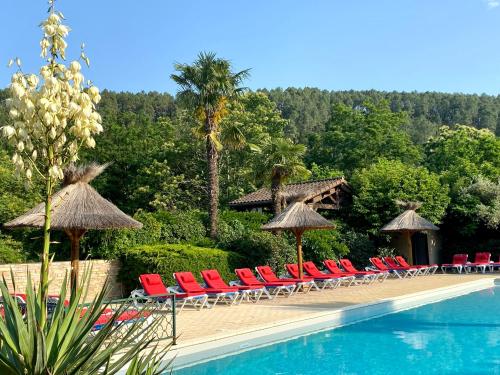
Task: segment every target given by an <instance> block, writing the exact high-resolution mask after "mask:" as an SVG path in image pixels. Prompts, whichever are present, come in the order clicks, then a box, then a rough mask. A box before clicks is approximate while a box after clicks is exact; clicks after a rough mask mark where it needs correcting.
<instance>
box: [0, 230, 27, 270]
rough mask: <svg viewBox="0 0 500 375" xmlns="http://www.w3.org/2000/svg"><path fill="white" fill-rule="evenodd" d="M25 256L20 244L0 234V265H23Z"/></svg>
mask: <svg viewBox="0 0 500 375" xmlns="http://www.w3.org/2000/svg"><path fill="white" fill-rule="evenodd" d="M24 261H26V254H25V253H24V252H23V245H22V243H21V242H19V241H16V240H14V239H13V238H12V237H10V236H6V235H3V234H1V233H0V264H6V263H23V262H24Z"/></svg>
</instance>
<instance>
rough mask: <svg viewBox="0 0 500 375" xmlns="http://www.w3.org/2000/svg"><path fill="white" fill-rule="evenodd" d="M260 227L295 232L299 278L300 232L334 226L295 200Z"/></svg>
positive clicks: (300, 272) (300, 258)
mask: <svg viewBox="0 0 500 375" xmlns="http://www.w3.org/2000/svg"><path fill="white" fill-rule="evenodd" d="M261 228H262V229H263V230H269V231H275V230H291V231H292V232H293V234H295V239H296V241H297V262H298V266H299V278H302V277H303V276H304V270H303V267H302V234H303V233H304V231H305V230H307V229H333V228H335V226H334V225H333V224H332V223H331V222H329V221H328V220H326V219H325V218H324V217H323V216H321V215H320V214H318V213H317V212H316V211H314V210H313V209H312V208H310V207H309V206H308V205H307V204H305V203H303V202H295V203H292V204H291V205H290V206H288V207H287V208H286V209H285V210H284V211H283V212H282V213H281V214H279V215H278V216H276V217H275V218H274V219H272V220H271V221H270V222H269V223H267V224H265V225H263V226H262V227H261Z"/></svg>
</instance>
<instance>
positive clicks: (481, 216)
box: [459, 176, 500, 230]
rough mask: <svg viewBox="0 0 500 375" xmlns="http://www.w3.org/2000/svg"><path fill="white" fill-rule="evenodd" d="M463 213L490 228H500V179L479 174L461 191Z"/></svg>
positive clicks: (460, 198)
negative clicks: (464, 208) (489, 178)
mask: <svg viewBox="0 0 500 375" xmlns="http://www.w3.org/2000/svg"><path fill="white" fill-rule="evenodd" d="M459 200H460V201H461V202H462V204H461V205H460V206H461V207H466V208H467V209H466V210H463V211H462V214H464V215H465V216H467V217H469V218H471V219H472V220H474V221H475V222H477V223H482V224H484V225H485V226H486V227H487V228H489V229H492V230H494V229H498V228H500V179H499V180H497V181H496V182H495V181H490V180H488V179H486V178H484V177H482V176H479V177H478V178H477V179H476V181H475V182H474V183H473V184H471V185H470V186H468V187H466V188H465V189H463V190H462V191H461V192H460V196H459Z"/></svg>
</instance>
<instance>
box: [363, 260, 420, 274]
mask: <svg viewBox="0 0 500 375" xmlns="http://www.w3.org/2000/svg"><path fill="white" fill-rule="evenodd" d="M370 263H371V264H373V266H374V267H375V269H377V270H379V271H386V272H390V273H391V274H392V275H395V276H396V277H399V278H400V279H406V278H407V277H409V278H413V277H415V275H416V274H417V271H418V270H405V269H403V268H401V267H398V268H389V267H387V266H386V265H385V264H384V262H382V259H380V258H376V257H374V258H370Z"/></svg>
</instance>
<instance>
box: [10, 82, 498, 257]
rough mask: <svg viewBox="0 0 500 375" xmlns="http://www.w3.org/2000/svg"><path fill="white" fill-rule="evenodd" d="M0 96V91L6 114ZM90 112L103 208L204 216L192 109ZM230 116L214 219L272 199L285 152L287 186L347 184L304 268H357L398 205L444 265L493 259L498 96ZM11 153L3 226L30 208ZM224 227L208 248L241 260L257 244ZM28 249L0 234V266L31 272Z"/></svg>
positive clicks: (202, 166) (360, 98)
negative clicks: (405, 205)
mask: <svg viewBox="0 0 500 375" xmlns="http://www.w3.org/2000/svg"><path fill="white" fill-rule="evenodd" d="M6 97H7V91H6V90H4V91H0V102H1V103H3V102H4V99H5V98H6ZM98 110H99V113H100V114H101V116H102V119H103V127H104V132H103V134H102V135H100V136H98V137H97V138H96V148H95V149H90V150H88V149H87V150H83V151H82V153H81V155H80V156H81V160H80V162H81V163H86V162H90V161H97V162H100V163H106V162H111V165H110V166H109V167H108V169H107V171H106V172H105V173H104V174H103V175H102V176H100V177H99V178H98V179H96V181H95V182H94V183H93V185H94V186H95V187H96V189H97V190H98V191H99V192H100V193H101V194H102V195H103V196H104V197H106V198H108V199H110V200H111V201H113V202H114V203H115V204H116V205H117V206H119V207H120V208H121V209H122V210H124V211H125V212H127V213H129V214H130V215H144V213H147V212H151V213H157V212H181V213H182V212H184V213H186V212H192V211H200V210H201V211H206V209H207V199H206V195H207V185H206V177H207V176H206V173H207V172H206V170H207V168H206V159H205V156H206V154H205V150H204V138H203V137H200V136H199V134H198V130H197V129H198V127H199V124H198V123H197V121H196V119H195V118H193V116H192V112H191V111H190V110H189V109H188V108H186V107H185V106H183V105H181V103H180V102H179V101H178V100H176V98H175V97H173V96H171V95H169V94H166V93H157V92H149V93H144V92H141V93H116V92H112V91H106V90H105V91H103V92H102V101H101V102H100V104H99V108H98ZM226 110H227V113H225V116H224V118H223V119H222V123H221V124H220V129H221V131H220V134H219V139H220V142H221V144H222V147H221V148H220V150H219V153H220V160H219V166H218V169H219V173H220V176H219V178H220V181H219V186H220V208H221V210H223V211H224V210H226V209H227V203H228V202H229V201H231V200H232V199H235V198H236V197H239V196H241V195H242V194H245V193H247V192H250V191H253V190H255V189H257V188H259V187H261V186H264V185H265V186H271V185H270V184H271V180H272V177H273V176H274V175H275V174H274V172H273V171H272V166H273V165H276V164H273V163H275V161H273V160H274V159H273V158H279V157H283V153H287V152H288V153H289V154H293V155H288V159H287V160H289V161H290V160H292V159H293V161H292V163H295V164H294V165H292V166H291V167H290V168H292V169H290V170H289V171H288V172H287V173H286V174H284V175H283V176H282V177H283V178H284V180H283V181H285V182H286V181H293V180H297V179H299V180H300V179H304V178H308V176H309V178H327V177H332V176H338V175H344V176H346V177H347V179H348V180H349V181H350V182H351V183H352V186H353V188H354V201H353V206H352V208H351V209H349V210H347V211H348V212H347V213H341V214H340V215H337V216H335V217H334V219H335V220H336V221H337V228H338V230H337V232H336V234H335V235H334V236H336V237H335V239H334V240H331V237H330V238H328V239H325V238H324V234H317V235H315V236H316V237H315V240H314V241H316V242H314V241H313V240H312V239H311V238H313V237H314V236H312V237H311V238H310V239H306V241H305V251H306V253H307V251H311V253H310V254H309V256H310V257H311V258H313V259H314V258H315V257H316V256H317V257H320V255H318V254H319V253H313V252H315V251H316V252H318V251H319V252H320V253H321V254H324V255H325V256H326V255H328V256H334V255H335V254H343V253H345V252H346V251H351V253H352V254H353V257H355V256H356V255H355V253H358V254H359V257H360V259H366V256H367V254H370V253H373V252H375V251H376V248H377V247H380V246H386V245H387V237H384V236H381V235H380V233H379V232H378V229H379V228H380V226H381V225H382V224H383V223H385V222H387V221H388V220H389V219H390V218H392V217H393V216H394V215H396V214H397V213H398V212H400V209H401V208H400V207H398V206H397V205H396V203H395V200H396V199H403V200H408V201H410V200H416V201H420V202H422V203H423V206H422V208H421V210H420V212H421V213H422V214H423V215H424V216H426V217H427V218H429V219H430V220H432V221H433V222H435V223H437V224H439V225H441V228H442V234H443V238H444V241H445V242H444V243H445V247H446V251H447V253H450V252H452V251H454V249H469V250H470V251H471V252H472V251H474V250H475V249H479V248H485V249H488V250H493V251H494V250H495V249H498V248H499V244H500V238H499V234H498V232H499V231H498V226H499V221H500V218H499V210H500V192H499V190H500V189H499V188H498V184H499V180H498V179H499V176H500V138H498V135H499V132H500V125H498V123H499V121H500V119H499V114H500V97H494V96H487V95H481V96H478V95H464V94H445V93H397V92H390V93H389V92H379V91H343V92H335V91H333V92H329V91H324V90H319V89H314V88H305V89H296V88H288V89H285V90H282V89H273V90H261V91H258V92H247V93H245V94H244V95H243V96H242V97H241V98H240V100H238V101H235V102H230V103H228V105H227V108H226ZM5 121H7V114H6V110H5V108H4V107H3V106H2V107H0V122H2V123H3V122H5ZM9 147H10V146H8V145H7V144H4V147H2V149H0V186H1V187H2V191H1V192H0V222H5V221H7V220H9V219H11V218H13V217H14V216H15V215H18V214H20V213H22V212H23V211H25V210H26V209H28V208H30V207H32V205H33V204H34V202H36V201H38V200H39V191H37V188H38V186H37V183H36V181H35V183H34V184H33V186H31V187H30V188H24V187H23V186H22V184H21V183H20V182H19V181H17V180H16V178H15V177H14V176H13V172H12V171H13V168H12V166H11V163H10V161H9V157H8V154H9V152H7V151H8V150H7V149H8V148H9ZM280 153H281V154H280ZM292 156H293V158H291V157H292ZM303 167H305V168H303ZM294 168H295V169H294ZM301 168H302V169H301ZM306 168H307V169H308V170H309V171H307V169H306ZM306 172H307V173H306ZM141 218H142V219H144V220H146V219H145V217H144V216H141ZM169 220H171V219H169ZM172 220H173V219H172ZM183 220H184V219H183ZM204 220H206V219H204ZM226 224H227V223H222V224H221V225H223V227H221V228H222V229H221V233H220V234H219V237H221V238H219V240H218V241H219V242H217V244H218V245H217V246H222V247H224V246H225V247H227V248H229V249H238V248H248V247H249V246H250V245H249V244H250V243H253V242H251V241H257V240H259V241H260V239H257V235H256V234H252V235H251V240H249V238H246V237H245V238H246V239H245V241H247V242H242V241H239V242H238V241H237V240H235V238H236V237H235V236H237V234H234V233H233V234H231V235H228V232H227V230H228V229H227V227H224V226H225V225H226ZM232 230H234V227H233V229H232ZM240 234H241V233H240ZM240 234H238V235H240ZM329 235H330V236H332V234H331V233H330V234H329ZM30 236H31V237H30ZM228 236H229V237H228ZM231 236H232V237H231ZM252 236H253V237H252ZM322 236H323V237H322ZM32 237H33V236H32V235H30V234H29V232H28V234H20V233H15V232H5V231H3V230H2V231H1V232H0V258H2V259H3V260H4V261H16V260H21V259H25V258H26V256H27V257H28V259H36V258H33V254H36V251H34V250H31V253H30V254H28V255H27V254H22V252H23V251H26V249H28V250H29V249H30V248H31V249H33V246H35V245H33V243H34V242H33V241H32V240H31V238H32ZM108 240H109V238H108V239H106V241H108ZM102 241H103V239H102V235H101V234H92V233H91V234H89V235H88V236H87V242H86V244H84V248H85V247H86V248H87V250H89V251H91V253H92V254H93V255H94V256H104V257H107V256H116V254H115V255H109V254H111V253H112V251H111V250H109V251H110V253H107V251H108V250H106V251H104V250H102V251H101V250H98V251H96V246H101V247H102V246H103V245H102V243H103V242H102ZM249 241H250V242H249ZM266 241H271V240H269V239H266ZM272 241H274V240H272ZM311 241H312V242H311ZM35 242H36V241H35ZM313 242H314V244H313ZM96 243H97V244H98V245H95V244H96ZM265 243H266V244H267V245H265V246H274V245H275V243H274V242H273V243H272V244H271V242H265ZM93 244H94V245H93ZM273 244H274V245H273ZM21 245H22V246H21ZM93 246H94V247H93ZM113 246H114V245H113ZM252 246H254V245H252ZM263 246H264V245H263ZM276 246H278V245H276ZM308 246H309V247H308ZM471 247H474V249H472V248H471ZM23 248H24V250H23ZM308 249H309V250H308ZM311 249H312V250H311ZM318 249H320V250H318ZM106 254H108V255H106ZM58 256H60V254H59V255H58Z"/></svg>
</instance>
